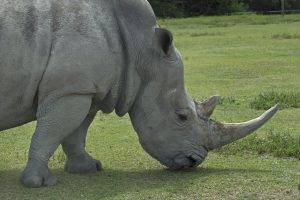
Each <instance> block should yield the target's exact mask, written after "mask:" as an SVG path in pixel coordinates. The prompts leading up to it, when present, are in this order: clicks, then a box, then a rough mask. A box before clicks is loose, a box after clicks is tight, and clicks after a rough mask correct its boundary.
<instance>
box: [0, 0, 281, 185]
mask: <svg viewBox="0 0 300 200" xmlns="http://www.w3.org/2000/svg"><path fill="white" fill-rule="evenodd" d="M218 100H219V97H218V96H214V97H211V98H209V99H207V100H205V101H204V102H196V101H194V100H193V99H192V98H191V97H190V96H189V95H188V93H187V92H186V90H185V87H184V79H183V63H182V59H181V56H180V54H179V52H178V51H177V50H176V48H175V47H174V46H173V44H172V34H171V33H170V32H169V31H167V30H165V29H163V28H160V27H158V25H157V24H156V19H155V15H154V13H153V11H152V9H151V7H150V5H149V3H148V2H147V1H146V0H126V1H125V0H109V1H108V0H23V1H17V0H2V1H1V6H0V111H1V112H0V130H5V129H8V128H12V127H16V126H19V125H22V124H24V123H27V122H30V121H33V120H37V126H36V130H35V132H34V135H33V137H32V141H31V145H30V150H29V157H28V163H27V166H26V168H25V169H24V171H23V173H22V176H21V182H22V183H23V184H24V185H25V186H27V187H41V186H48V185H54V184H55V183H56V178H55V177H54V176H53V175H52V174H51V172H50V171H49V169H48V160H49V158H50V157H51V156H52V154H53V152H54V151H55V150H56V149H57V147H58V146H59V145H60V144H61V145H62V147H63V150H64V152H65V153H66V155H67V158H68V159H67V162H66V165H65V170H66V171H67V172H70V173H87V172H97V171H99V170H101V163H100V162H99V161H98V160H95V159H94V158H92V157H91V156H90V155H89V154H88V153H87V152H86V151H85V138H86V134H87V130H88V127H89V125H90V124H91V122H92V121H93V119H94V116H95V114H96V112H97V111H99V110H101V111H103V112H105V113H110V112H113V111H114V110H115V112H116V113H117V114H118V115H119V116H123V115H124V114H126V113H129V115H130V118H131V121H132V124H133V126H134V128H135V130H136V131H137V133H138V136H139V139H140V143H141V145H142V146H143V148H144V149H145V150H146V151H147V152H148V153H149V154H150V155H152V156H153V157H154V158H156V159H158V160H159V161H160V162H161V163H162V164H164V165H166V166H167V167H169V168H171V169H184V168H191V167H196V166H198V165H199V164H200V163H201V162H202V161H203V160H204V159H205V157H206V155H207V153H208V151H209V150H211V149H214V148H217V147H219V146H222V145H225V144H227V143H230V142H232V141H234V140H236V139H239V138H241V137H244V136H246V135H247V134H248V133H249V132H252V131H254V130H255V129H257V128H258V127H260V126H261V125H262V124H263V123H265V122H266V121H267V120H268V119H270V118H271V117H272V115H273V114H274V113H275V112H276V111H277V109H278V106H275V107H273V108H271V109H270V110H269V111H267V112H266V113H265V114H264V115H262V116H261V117H260V118H257V119H255V120H252V121H249V122H247V123H246V124H245V123H242V124H222V123H218V122H214V121H212V120H209V116H210V115H211V114H212V112H213V109H214V108H215V106H216V104H217V103H218ZM231 133H233V135H231Z"/></svg>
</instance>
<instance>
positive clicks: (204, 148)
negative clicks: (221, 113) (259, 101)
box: [129, 27, 278, 169]
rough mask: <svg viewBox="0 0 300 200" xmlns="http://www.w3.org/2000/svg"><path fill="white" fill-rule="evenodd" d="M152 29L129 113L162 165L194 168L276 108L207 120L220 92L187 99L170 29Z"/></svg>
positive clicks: (181, 65) (255, 126) (249, 130)
mask: <svg viewBox="0 0 300 200" xmlns="http://www.w3.org/2000/svg"><path fill="white" fill-rule="evenodd" d="M154 29H155V30H154V36H153V45H152V47H151V48H148V50H147V51H148V52H147V54H148V56H147V58H146V59H145V60H146V61H143V63H142V64H141V66H142V67H141V68H139V70H138V72H137V73H138V74H139V76H140V77H141V81H140V87H139V91H138V95H136V98H135V101H134V103H133V105H132V107H131V109H130V110H129V115H130V118H131V121H132V123H133V126H134V129H135V130H136V132H137V133H138V136H139V141H140V143H141V145H142V147H143V148H144V149H145V150H146V151H147V152H148V153H149V154H150V155H151V156H152V157H154V158H156V159H157V160H159V161H160V162H161V163H162V164H163V165H165V166H167V167H168V168H171V169H185V168H193V167H196V166H198V165H199V164H200V163H202V162H203V161H204V159H205V157H206V156H207V153H208V151H210V150H212V149H215V148H218V147H221V146H223V145H226V144H228V143H231V142H233V141H235V140H238V139H240V138H242V137H245V136H246V135H248V134H249V133H251V132H253V131H255V130H256V129H258V128H259V127H260V126H262V125H263V124H264V123H265V122H266V121H268V120H269V119H270V118H271V117H272V116H273V115H274V114H275V112H276V111H277V110H278V105H276V106H274V107H273V108H271V109H270V110H268V111H266V112H265V113H264V114H263V115H262V116H260V117H258V118H256V119H253V120H251V121H248V122H244V123H231V124H228V123H220V122H216V121H213V120H210V119H209V117H210V115H211V114H212V113H213V110H214V108H215V107H216V105H217V103H218V101H219V99H220V97H219V96H213V97H210V98H208V99H206V100H204V101H203V102H197V101H195V100H193V99H192V98H191V96H190V95H189V94H188V93H187V91H186V89H185V87H184V76H183V62H182V58H181V55H180V53H179V52H178V51H177V49H176V48H175V47H174V45H173V42H172V41H173V36H172V34H171V32H169V31H168V30H166V29H163V28H160V27H155V28H154ZM154 58H155V59H154Z"/></svg>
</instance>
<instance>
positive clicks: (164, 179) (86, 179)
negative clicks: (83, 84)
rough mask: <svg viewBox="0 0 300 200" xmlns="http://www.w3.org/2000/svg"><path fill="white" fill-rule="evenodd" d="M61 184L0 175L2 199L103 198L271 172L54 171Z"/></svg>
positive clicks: (14, 172)
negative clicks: (27, 183) (25, 182)
mask: <svg viewBox="0 0 300 200" xmlns="http://www.w3.org/2000/svg"><path fill="white" fill-rule="evenodd" d="M52 171H53V173H54V174H55V175H56V176H57V177H58V179H59V181H58V184H57V185H56V186H52V187H46V188H39V189H28V188H25V187H23V186H22V185H21V184H20V182H19V175H20V173H21V172H20V170H17V169H15V170H8V171H1V172H0V199H8V198H9V199H58V198H59V199H102V198H114V197H116V196H118V195H122V194H140V193H142V194H143V193H144V192H145V191H153V190H155V189H160V188H164V190H169V191H176V190H180V189H181V190H182V188H185V187H183V185H185V186H189V185H193V184H194V183H198V182H199V181H203V183H201V184H203V185H204V184H207V183H208V182H211V181H216V180H218V179H219V177H220V178H224V176H225V177H227V178H228V177H231V176H232V175H234V174H236V175H243V174H248V175H249V174H250V175H251V174H252V173H255V174H261V175H262V176H263V174H266V173H271V171H269V170H255V169H253V170H251V169H234V168H233V169H226V168H225V169H223V168H222V169H219V168H210V167H207V168H197V169H196V170H193V171H177V172H174V171H170V170H166V169H157V170H151V169H150V170H140V171H126V170H125V169H124V170H114V169H106V170H104V171H102V172H100V173H97V174H90V175H72V174H67V173H65V172H63V170H62V169H54V170H52Z"/></svg>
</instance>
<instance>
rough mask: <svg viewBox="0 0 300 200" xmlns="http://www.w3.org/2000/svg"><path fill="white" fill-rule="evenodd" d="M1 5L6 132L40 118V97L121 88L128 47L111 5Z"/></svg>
mask: <svg viewBox="0 0 300 200" xmlns="http://www.w3.org/2000/svg"><path fill="white" fill-rule="evenodd" d="M1 4H2V5H1V7H0V111H1V112H0V130H2V129H6V128H10V127H14V126H16V125H20V124H23V123H25V122H28V121H31V120H34V119H35V113H36V109H37V101H38V99H42V98H43V96H46V95H49V93H51V91H53V90H64V89H69V90H73V92H74V91H75V92H78V93H80V92H81V90H82V91H83V90H87V91H88V92H98V91H95V89H98V90H101V91H99V92H100V93H103V96H105V94H104V93H108V92H110V91H109V90H110V88H111V87H112V86H114V85H116V84H117V83H116V82H117V81H118V80H117V78H118V77H119V76H120V73H121V68H120V65H121V62H122V59H123V58H122V47H121V46H122V44H121V41H120V38H119V36H118V28H117V26H116V23H115V21H114V16H113V13H112V12H111V10H110V9H111V3H109V1H105V0H100V1H96V0H94V1H93V0H91V1H83V0H74V1H71V0H62V1H59V0H52V1H48V0H24V1H18V0H3V1H2V2H1ZM71 92H72V91H71ZM115 92H116V91H115ZM16 118H17V120H16Z"/></svg>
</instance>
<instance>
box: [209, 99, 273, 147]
mask: <svg viewBox="0 0 300 200" xmlns="http://www.w3.org/2000/svg"><path fill="white" fill-rule="evenodd" d="M278 109H279V104H276V105H275V106H274V107H272V108H270V109H269V110H267V111H266V112H265V113H264V114H262V115H261V116H260V117H258V118H256V119H253V120H250V121H248V122H244V123H220V122H215V121H209V128H210V139H211V143H210V144H209V145H208V149H209V150H212V149H216V148H219V147H221V146H224V145H226V144H229V143H231V142H233V141H236V140H238V139H240V138H243V137H245V136H247V135H248V134H250V133H252V132H253V131H255V130H256V129H258V128H259V127H261V126H262V125H263V124H265V123H266V122H267V121H268V120H269V119H271V118H272V116H273V115H274V114H275V113H276V112H277V110H278Z"/></svg>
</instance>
